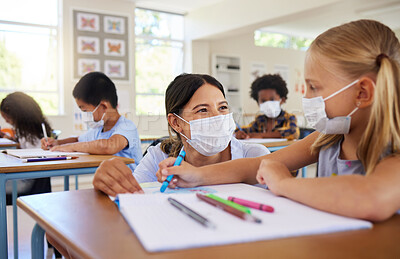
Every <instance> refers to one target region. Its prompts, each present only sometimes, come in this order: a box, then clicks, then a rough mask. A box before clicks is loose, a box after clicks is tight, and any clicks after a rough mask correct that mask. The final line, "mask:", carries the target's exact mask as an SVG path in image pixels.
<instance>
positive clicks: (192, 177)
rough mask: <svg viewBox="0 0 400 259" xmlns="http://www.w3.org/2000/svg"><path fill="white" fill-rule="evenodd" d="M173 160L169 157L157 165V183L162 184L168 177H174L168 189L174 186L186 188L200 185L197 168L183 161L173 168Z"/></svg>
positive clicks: (199, 171) (199, 173) (199, 172)
mask: <svg viewBox="0 0 400 259" xmlns="http://www.w3.org/2000/svg"><path fill="white" fill-rule="evenodd" d="M175 160H176V158H175V157H169V158H167V159H165V160H163V161H161V162H160V163H159V164H158V166H159V169H158V171H157V173H156V175H157V180H158V181H159V182H161V183H162V182H164V181H165V179H167V176H168V175H174V177H173V178H172V181H171V182H170V183H169V185H168V187H169V188H175V187H176V186H179V187H185V188H187V187H195V186H199V185H201V184H202V177H201V170H200V169H199V168H197V167H194V166H192V165H190V164H189V163H186V162H185V161H182V164H181V165H180V166H173V165H174V162H175Z"/></svg>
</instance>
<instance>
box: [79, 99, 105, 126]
mask: <svg viewBox="0 0 400 259" xmlns="http://www.w3.org/2000/svg"><path fill="white" fill-rule="evenodd" d="M99 106H100V104H99V105H97V107H96V108H95V109H94V110H93V111H91V112H82V120H83V121H84V122H85V123H86V125H87V126H88V127H89V128H91V129H95V128H99V127H103V126H104V120H103V118H104V115H106V113H104V114H103V116H101V119H100V120H99V121H94V118H93V113H94V112H96V110H97V108H99Z"/></svg>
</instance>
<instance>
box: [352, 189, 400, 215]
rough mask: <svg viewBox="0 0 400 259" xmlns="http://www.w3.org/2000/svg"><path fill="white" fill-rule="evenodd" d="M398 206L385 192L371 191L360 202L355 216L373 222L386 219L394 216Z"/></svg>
mask: <svg viewBox="0 0 400 259" xmlns="http://www.w3.org/2000/svg"><path fill="white" fill-rule="evenodd" d="M397 210H398V208H397V207H396V206H394V204H392V202H391V201H388V200H387V197H385V196H384V195H383V194H377V195H376V193H371V194H369V195H367V197H365V200H364V202H362V204H360V206H359V208H358V210H357V212H356V214H358V215H355V217H357V218H361V219H366V220H369V221H373V222H379V221H385V220H387V219H389V218H390V217H392V216H393V215H394V214H395V213H396V211H397Z"/></svg>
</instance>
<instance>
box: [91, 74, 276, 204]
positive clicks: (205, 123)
mask: <svg viewBox="0 0 400 259" xmlns="http://www.w3.org/2000/svg"><path fill="white" fill-rule="evenodd" d="M165 110H166V113H167V119H168V128H169V132H170V138H169V139H166V140H164V141H163V142H162V143H160V144H158V145H157V146H152V147H149V148H148V150H147V151H148V152H147V154H146V156H145V157H144V158H143V159H142V161H141V162H140V164H139V166H138V167H137V168H136V170H135V171H134V172H133V176H132V172H131V171H130V170H129V169H128V167H126V166H125V165H124V163H123V162H122V161H121V160H119V159H110V160H108V161H104V162H103V163H102V164H101V165H100V167H99V168H98V169H97V171H96V174H95V176H94V179H93V186H94V187H95V188H96V189H99V190H101V191H104V192H105V193H107V194H109V195H112V196H115V195H116V194H117V193H125V192H140V190H141V188H140V186H139V184H138V182H139V183H143V182H154V181H157V175H156V173H157V170H158V163H160V162H161V161H162V160H164V159H166V158H167V157H177V156H178V154H179V152H180V151H181V149H182V148H184V150H185V152H186V156H185V158H184V159H185V161H187V162H189V163H191V164H192V165H194V166H203V165H209V164H213V163H220V162H224V161H229V160H233V159H238V158H243V157H257V156H262V155H266V154H268V153H269V151H268V149H267V148H266V147H265V146H263V145H259V144H245V143H241V142H239V141H238V140H237V139H235V138H234V137H233V131H234V129H235V122H234V120H233V117H232V113H231V112H230V111H229V108H228V103H227V101H226V99H225V93H224V88H223V86H222V85H221V83H220V82H218V81H217V80H216V79H215V78H213V77H211V76H209V75H200V74H182V75H180V76H177V77H176V78H175V79H174V80H173V81H172V82H171V83H170V84H169V86H168V88H167V90H166V93H165ZM189 124H190V125H189ZM172 134H173V135H172Z"/></svg>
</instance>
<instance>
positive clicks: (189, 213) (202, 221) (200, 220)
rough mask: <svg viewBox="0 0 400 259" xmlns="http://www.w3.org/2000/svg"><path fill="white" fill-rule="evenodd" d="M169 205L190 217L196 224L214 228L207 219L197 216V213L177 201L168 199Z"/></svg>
mask: <svg viewBox="0 0 400 259" xmlns="http://www.w3.org/2000/svg"><path fill="white" fill-rule="evenodd" d="M168 201H169V203H171V205H172V206H174V207H175V208H177V209H179V210H180V211H182V212H183V213H185V214H186V215H187V216H189V217H191V218H192V219H194V220H196V221H197V222H198V223H200V224H202V225H203V226H205V227H209V228H215V225H214V224H213V223H211V222H210V221H209V220H208V219H206V218H205V217H203V216H201V215H200V214H198V213H197V212H195V211H193V210H192V209H190V208H188V207H186V206H185V205H183V204H182V203H180V202H179V201H177V200H175V199H173V198H171V197H169V198H168Z"/></svg>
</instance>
